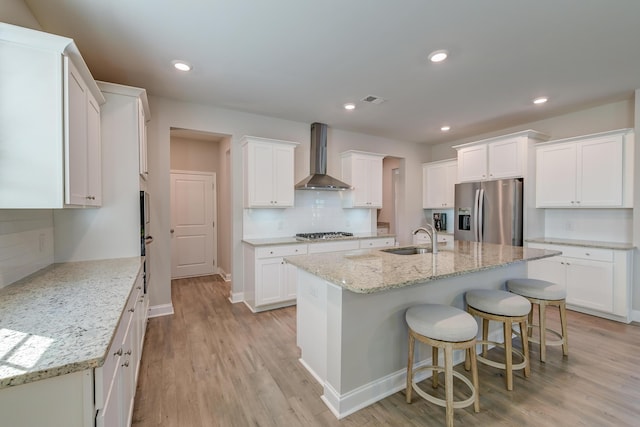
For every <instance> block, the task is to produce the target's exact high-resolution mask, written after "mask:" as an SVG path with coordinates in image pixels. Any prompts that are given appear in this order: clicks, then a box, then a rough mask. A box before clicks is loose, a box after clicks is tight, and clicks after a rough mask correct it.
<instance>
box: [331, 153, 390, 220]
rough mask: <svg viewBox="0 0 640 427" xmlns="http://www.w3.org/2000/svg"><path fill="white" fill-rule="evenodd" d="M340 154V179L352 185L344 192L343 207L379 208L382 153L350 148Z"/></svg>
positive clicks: (380, 203)
mask: <svg viewBox="0 0 640 427" xmlns="http://www.w3.org/2000/svg"><path fill="white" fill-rule="evenodd" d="M340 156H341V158H342V180H343V181H344V182H346V183H347V184H349V185H351V186H352V187H353V190H348V193H347V194H345V197H344V198H343V207H345V208H381V207H382V159H384V155H382V154H375V153H365V152H362V151H354V150H351V151H345V152H344V153H341V154H340Z"/></svg>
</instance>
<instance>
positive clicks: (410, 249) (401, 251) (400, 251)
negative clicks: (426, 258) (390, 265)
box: [382, 246, 431, 255]
mask: <svg viewBox="0 0 640 427" xmlns="http://www.w3.org/2000/svg"><path fill="white" fill-rule="evenodd" d="M382 252H387V253H390V254H395V255H417V254H430V253H431V248H421V247H418V246H405V247H403V248H391V249H382Z"/></svg>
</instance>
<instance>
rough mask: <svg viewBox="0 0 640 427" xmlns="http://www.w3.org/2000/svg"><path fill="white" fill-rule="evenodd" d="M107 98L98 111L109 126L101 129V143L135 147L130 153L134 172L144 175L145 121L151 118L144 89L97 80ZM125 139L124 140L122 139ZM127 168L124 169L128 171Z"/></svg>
mask: <svg viewBox="0 0 640 427" xmlns="http://www.w3.org/2000/svg"><path fill="white" fill-rule="evenodd" d="M97 83H98V87H99V88H100V90H101V91H102V93H103V94H104V96H105V97H106V99H107V104H106V105H105V106H104V108H103V111H102V123H104V124H106V125H107V126H108V127H109V129H106V131H105V130H103V133H102V138H103V142H104V143H105V144H111V145H112V146H113V145H119V144H126V146H127V154H128V155H131V154H132V151H131V149H130V148H131V147H135V148H136V150H135V151H136V153H135V154H133V157H137V158H138V172H139V175H140V177H141V178H143V179H146V178H147V175H148V173H149V172H148V170H147V122H148V121H149V120H150V119H151V113H150V112H149V101H148V99H147V91H146V90H145V89H142V88H137V87H132V86H123V85H119V84H115V83H107V82H97ZM122 141H125V142H122ZM129 172H130V171H129V168H127V173H129Z"/></svg>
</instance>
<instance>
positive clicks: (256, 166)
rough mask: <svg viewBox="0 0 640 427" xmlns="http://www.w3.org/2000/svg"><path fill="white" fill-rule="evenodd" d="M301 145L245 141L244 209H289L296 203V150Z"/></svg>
mask: <svg viewBox="0 0 640 427" xmlns="http://www.w3.org/2000/svg"><path fill="white" fill-rule="evenodd" d="M298 144H299V143H297V142H291V141H279V140H275V139H266V138H258V137H254V136H245V137H243V138H242V155H243V169H244V207H245V208H287V207H292V206H293V203H294V150H295V147H296V146H297V145H298Z"/></svg>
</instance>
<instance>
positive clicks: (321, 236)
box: [296, 231, 353, 240]
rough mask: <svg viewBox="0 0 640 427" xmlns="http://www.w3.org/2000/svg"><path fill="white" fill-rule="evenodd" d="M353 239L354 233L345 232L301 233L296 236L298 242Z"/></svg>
mask: <svg viewBox="0 0 640 427" xmlns="http://www.w3.org/2000/svg"><path fill="white" fill-rule="evenodd" d="M346 237H353V233H347V232H344V231H327V232H321V233H299V234H296V239H298V240H336V239H344V238H346Z"/></svg>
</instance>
